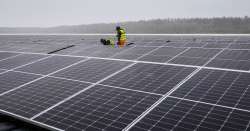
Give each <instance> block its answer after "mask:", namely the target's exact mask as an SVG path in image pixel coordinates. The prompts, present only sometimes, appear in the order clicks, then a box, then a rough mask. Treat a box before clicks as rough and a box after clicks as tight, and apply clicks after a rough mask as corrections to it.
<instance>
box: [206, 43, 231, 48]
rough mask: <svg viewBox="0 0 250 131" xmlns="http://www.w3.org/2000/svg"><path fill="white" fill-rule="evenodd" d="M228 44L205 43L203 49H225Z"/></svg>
mask: <svg viewBox="0 0 250 131" xmlns="http://www.w3.org/2000/svg"><path fill="white" fill-rule="evenodd" d="M229 44H230V43H207V44H206V45H205V46H204V48H227V47H228V45H229Z"/></svg>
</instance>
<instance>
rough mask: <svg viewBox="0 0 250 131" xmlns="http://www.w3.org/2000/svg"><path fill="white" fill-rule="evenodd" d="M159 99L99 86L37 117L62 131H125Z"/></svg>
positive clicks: (154, 96)
mask: <svg viewBox="0 0 250 131" xmlns="http://www.w3.org/2000/svg"><path fill="white" fill-rule="evenodd" d="M158 99H159V96H157V95H152V94H146V93H141V92H134V91H129V90H123V89H118V88H112V87H106V86H101V85H97V86H95V87H92V88H90V89H89V90H86V91H85V92H83V93H81V94H79V95H78V96H75V97H74V98H72V99H70V100H69V101H67V102H65V103H63V104H61V105H59V106H57V107H55V108H53V109H51V110H49V111H48V112H46V113H44V114H42V115H41V116H39V117H37V118H35V120H36V121H39V122H42V123H45V124H48V125H50V126H54V127H57V128H59V129H62V130H69V131H71V130H74V131H81V130H108V131H111V130H112V131H113V130H122V129H123V128H124V127H126V126H127V125H128V124H129V123H130V122H132V121H133V120H134V119H135V118H136V117H138V116H139V115H140V114H141V113H142V112H143V111H144V110H146V109H147V108H148V107H150V106H151V105H152V104H153V103H154V102H155V101H157V100H158Z"/></svg>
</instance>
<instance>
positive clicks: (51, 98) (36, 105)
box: [0, 77, 89, 118]
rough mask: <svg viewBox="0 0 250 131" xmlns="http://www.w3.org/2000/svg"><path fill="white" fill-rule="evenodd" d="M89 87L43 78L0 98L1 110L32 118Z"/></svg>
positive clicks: (72, 82) (84, 84)
mask: <svg viewBox="0 0 250 131" xmlns="http://www.w3.org/2000/svg"><path fill="white" fill-rule="evenodd" d="M87 86H89V84H87V83H83V82H76V81H70V80H64V79H57V78H50V77H47V78H43V79H41V80H38V81H35V82H33V83H31V84H28V85H25V86H23V87H21V88H19V89H17V90H14V91H12V92H9V93H7V94H5V95H3V96H0V109H2V110H5V111H9V112H12V113H15V114H18V115H20V116H23V117H28V118H30V117H32V116H34V115H36V114H38V113H40V112H41V111H43V110H45V109H47V108H49V107H50V106H53V105H54V104H56V103H58V102H60V101H62V100H63V99H65V98H67V97H69V96H71V95H73V94H74V93H77V92H78V91H80V90H82V89H84V88H86V87H87Z"/></svg>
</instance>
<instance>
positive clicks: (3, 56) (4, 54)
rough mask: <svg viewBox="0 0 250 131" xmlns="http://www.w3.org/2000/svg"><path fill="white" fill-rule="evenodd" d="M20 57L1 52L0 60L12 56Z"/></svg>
mask: <svg viewBox="0 0 250 131" xmlns="http://www.w3.org/2000/svg"><path fill="white" fill-rule="evenodd" d="M15 55H18V53H10V52H0V60H3V59H6V58H8V57H11V56H15Z"/></svg>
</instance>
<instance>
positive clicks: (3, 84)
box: [0, 71, 39, 94]
mask: <svg viewBox="0 0 250 131" xmlns="http://www.w3.org/2000/svg"><path fill="white" fill-rule="evenodd" d="M38 77H39V76H38V75H31V74H25V73H19V72H12V71H9V72H6V73H3V74H0V94H1V93H4V92H6V91H8V90H11V89H13V88H16V87H18V86H20V85H23V84H25V83H27V82H30V81H32V80H34V79H36V78H38Z"/></svg>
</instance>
